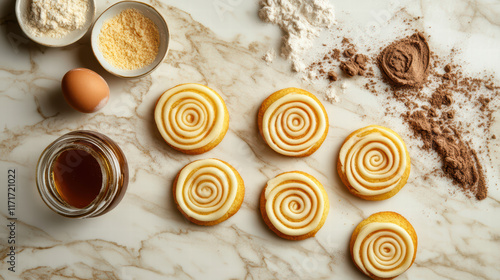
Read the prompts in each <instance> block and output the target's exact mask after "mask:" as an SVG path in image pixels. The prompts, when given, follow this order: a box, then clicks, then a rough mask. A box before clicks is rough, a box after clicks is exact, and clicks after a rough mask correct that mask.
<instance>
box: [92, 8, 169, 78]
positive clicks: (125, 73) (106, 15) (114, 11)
mask: <svg viewBox="0 0 500 280" xmlns="http://www.w3.org/2000/svg"><path fill="white" fill-rule="evenodd" d="M126 9H137V10H138V11H139V12H141V13H142V14H143V15H145V16H146V17H148V18H149V19H151V20H152V21H153V22H154V24H156V26H157V27H158V32H159V35H160V46H159V48H158V54H157V55H156V58H155V60H154V61H153V62H152V63H151V64H149V65H148V66H145V67H142V68H140V69H136V70H125V69H120V68H117V67H114V66H113V65H112V64H111V63H109V62H108V61H107V60H106V59H105V58H104V56H103V54H102V52H101V51H100V50H99V33H101V28H102V26H103V24H104V22H106V21H107V20H109V19H111V18H113V17H114V16H116V15H118V14H120V13H121V12H122V11H123V10H126ZM91 42H92V51H93V52H94V55H95V57H96V58H97V60H98V61H99V63H100V64H101V65H102V67H103V68H104V69H106V71H108V72H109V73H111V74H113V75H115V76H118V77H122V78H138V77H142V76H145V75H148V74H150V73H151V72H153V71H154V70H155V69H156V68H157V67H158V66H160V64H161V63H162V61H163V59H164V58H165V56H166V55H167V52H168V45H169V42H170V32H169V31H168V26H167V23H166V21H165V19H164V18H163V16H162V15H161V14H160V12H158V11H157V10H156V9H155V8H154V7H152V6H150V5H148V4H145V3H142V2H136V1H123V2H118V3H116V4H114V5H112V6H110V7H109V8H108V9H107V10H105V11H104V12H103V13H102V14H101V15H100V16H99V18H97V20H96V21H95V23H94V27H92V35H91Z"/></svg>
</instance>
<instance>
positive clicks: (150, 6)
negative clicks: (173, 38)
mask: <svg viewBox="0 0 500 280" xmlns="http://www.w3.org/2000/svg"><path fill="white" fill-rule="evenodd" d="M127 3H133V4H139V5H144V6H147V7H148V8H150V9H152V10H153V11H154V12H155V13H156V14H157V15H158V16H159V17H160V19H161V20H162V22H163V23H164V24H165V29H166V34H167V38H166V39H167V45H166V46H165V53H164V54H163V55H160V54H159V55H160V56H161V59H160V60H158V62H157V63H156V65H155V66H154V67H153V68H151V69H150V70H148V71H146V72H144V73H141V74H138V75H121V74H119V73H117V72H115V71H114V68H115V67H113V68H112V69H111V68H109V67H106V66H105V65H104V64H103V63H102V61H101V59H99V57H98V56H97V54H96V52H99V53H101V51H100V50H99V47H98V45H97V43H96V42H94V39H93V38H94V36H93V34H94V32H97V30H96V28H95V25H96V23H97V22H98V21H99V20H100V18H101V17H102V16H103V15H104V14H106V12H108V11H109V10H110V9H111V8H113V7H114V6H116V5H123V4H127ZM99 32H100V30H99ZM90 38H91V47H92V52H93V53H94V57H95V58H96V59H97V61H98V62H99V64H100V65H101V66H102V68H104V69H105V70H106V71H108V72H109V73H111V74H113V75H115V76H117V77H120V78H125V79H134V78H140V77H144V76H146V75H149V74H151V73H152V72H153V71H155V70H156V69H157V68H158V67H159V66H160V65H161V64H162V63H163V61H164V60H165V57H166V56H167V54H168V51H169V45H170V30H169V28H168V23H167V21H166V20H165V17H163V14H162V13H160V11H158V10H157V9H156V8H155V7H153V6H152V5H149V4H147V3H144V2H141V1H134V0H125V1H120V2H117V3H115V4H113V5H111V6H109V7H107V8H106V9H105V10H104V11H103V12H102V13H101V14H100V15H99V16H98V17H97V18H96V20H95V21H94V23H93V25H92V31H91V37H90Z"/></svg>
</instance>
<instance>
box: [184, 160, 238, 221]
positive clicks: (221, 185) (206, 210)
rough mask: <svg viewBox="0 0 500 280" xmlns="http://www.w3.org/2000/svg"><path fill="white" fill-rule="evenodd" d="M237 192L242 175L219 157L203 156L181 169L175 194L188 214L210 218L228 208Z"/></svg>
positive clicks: (213, 219) (205, 219) (203, 219)
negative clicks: (218, 158) (204, 157)
mask: <svg viewBox="0 0 500 280" xmlns="http://www.w3.org/2000/svg"><path fill="white" fill-rule="evenodd" d="M237 192H238V179H237V177H236V175H235V174H234V171H233V170H232V169H231V167H230V166H228V165H227V164H226V163H224V162H222V161H220V160H217V159H203V160H197V161H194V162H192V163H190V164H188V165H186V166H185V167H184V168H183V169H182V170H181V171H180V173H179V177H178V178H177V184H176V189H175V197H176V200H177V204H178V205H179V207H180V208H181V209H182V211H183V212H184V213H185V214H186V215H188V216H189V217H191V218H194V219H196V220H198V221H203V222H209V221H215V220H217V219H219V218H221V217H222V216H224V215H225V214H226V213H227V212H228V210H229V209H230V208H231V206H232V205H233V203H234V201H235V198H236V195H237Z"/></svg>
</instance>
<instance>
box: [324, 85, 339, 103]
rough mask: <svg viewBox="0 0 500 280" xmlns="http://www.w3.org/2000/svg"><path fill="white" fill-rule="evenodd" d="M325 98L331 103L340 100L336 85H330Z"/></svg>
mask: <svg viewBox="0 0 500 280" xmlns="http://www.w3.org/2000/svg"><path fill="white" fill-rule="evenodd" d="M325 99H326V101H328V102H330V103H338V102H339V101H340V98H339V96H338V95H337V93H336V90H335V88H334V87H328V89H327V90H326V92H325Z"/></svg>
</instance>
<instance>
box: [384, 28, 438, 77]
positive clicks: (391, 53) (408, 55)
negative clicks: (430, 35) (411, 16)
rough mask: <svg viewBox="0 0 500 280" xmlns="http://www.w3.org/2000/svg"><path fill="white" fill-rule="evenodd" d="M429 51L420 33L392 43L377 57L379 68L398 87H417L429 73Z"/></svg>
mask: <svg viewBox="0 0 500 280" xmlns="http://www.w3.org/2000/svg"><path fill="white" fill-rule="evenodd" d="M429 62H430V50H429V45H428V44H427V40H426V39H425V37H424V35H423V34H421V33H416V34H414V35H412V36H410V37H408V38H405V39H402V40H400V41H397V42H394V43H392V44H391V45H389V46H388V47H386V48H385V49H384V50H383V51H382V53H381V54H380V57H379V67H380V69H381V70H382V72H383V73H384V74H385V75H386V76H387V77H388V78H389V80H390V81H391V82H393V83H395V84H396V85H400V86H418V85H420V84H421V83H423V82H424V81H425V79H426V78H427V75H428V73H429V64H430V63H429Z"/></svg>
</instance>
